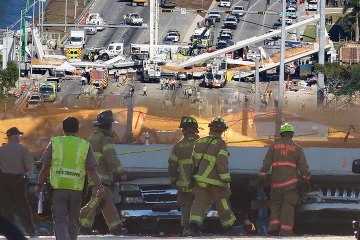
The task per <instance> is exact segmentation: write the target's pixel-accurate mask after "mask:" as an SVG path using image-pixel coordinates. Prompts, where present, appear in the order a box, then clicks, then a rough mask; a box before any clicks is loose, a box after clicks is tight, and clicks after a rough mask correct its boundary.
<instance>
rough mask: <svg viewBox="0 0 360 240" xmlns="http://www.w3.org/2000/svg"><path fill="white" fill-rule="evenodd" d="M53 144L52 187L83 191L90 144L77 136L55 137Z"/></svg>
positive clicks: (52, 140)
mask: <svg viewBox="0 0 360 240" xmlns="http://www.w3.org/2000/svg"><path fill="white" fill-rule="evenodd" d="M51 144H52V161H51V168H50V183H51V186H52V187H53V188H54V189H69V190H76V191H82V190H83V189H84V182H85V173H86V166H85V165H86V158H87V154H88V151H89V143H88V142H87V141H85V140H84V139H81V138H78V137H75V136H59V137H53V138H52V139H51Z"/></svg>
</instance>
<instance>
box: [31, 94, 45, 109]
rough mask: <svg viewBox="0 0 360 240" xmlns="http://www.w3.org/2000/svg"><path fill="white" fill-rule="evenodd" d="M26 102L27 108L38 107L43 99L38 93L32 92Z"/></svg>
mask: <svg viewBox="0 0 360 240" xmlns="http://www.w3.org/2000/svg"><path fill="white" fill-rule="evenodd" d="M27 104H28V108H29V109H32V108H38V107H41V106H43V104H44V100H43V98H42V96H41V95H39V94H33V95H31V97H30V98H29V100H28V102H27Z"/></svg>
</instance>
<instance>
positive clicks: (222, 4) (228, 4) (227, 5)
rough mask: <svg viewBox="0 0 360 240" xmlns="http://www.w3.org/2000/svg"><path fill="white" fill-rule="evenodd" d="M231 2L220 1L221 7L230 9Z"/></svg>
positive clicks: (229, 0) (226, 0)
mask: <svg viewBox="0 0 360 240" xmlns="http://www.w3.org/2000/svg"><path fill="white" fill-rule="evenodd" d="M230 6H231V0H220V7H230Z"/></svg>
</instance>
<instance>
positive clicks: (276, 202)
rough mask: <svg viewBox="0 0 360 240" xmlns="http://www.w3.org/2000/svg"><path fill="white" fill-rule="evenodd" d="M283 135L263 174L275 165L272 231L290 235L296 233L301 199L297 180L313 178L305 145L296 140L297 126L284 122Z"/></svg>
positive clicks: (267, 154)
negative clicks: (296, 209)
mask: <svg viewBox="0 0 360 240" xmlns="http://www.w3.org/2000/svg"><path fill="white" fill-rule="evenodd" d="M280 137H281V139H280V140H279V141H277V142H275V143H274V144H273V145H272V146H271V147H270V148H269V150H268V151H267V153H266V156H265V158H264V162H263V166H262V167H261V169H260V172H259V176H260V180H261V181H263V179H264V178H265V176H266V173H267V172H268V171H269V170H270V169H272V175H271V193H270V199H271V216H270V222H269V229H268V232H269V233H270V234H271V235H277V234H279V235H282V236H288V235H292V234H293V226H294V208H295V205H296V203H297V202H298V199H299V193H298V189H297V183H298V182H299V180H301V178H302V179H305V180H309V179H310V171H309V166H308V164H307V162H306V157H305V154H304V151H303V149H302V148H301V147H300V146H299V145H298V144H296V143H295V142H293V140H292V138H293V137H294V127H293V126H292V125H290V124H288V123H285V124H284V125H282V126H281V128H280ZM299 172H300V175H299Z"/></svg>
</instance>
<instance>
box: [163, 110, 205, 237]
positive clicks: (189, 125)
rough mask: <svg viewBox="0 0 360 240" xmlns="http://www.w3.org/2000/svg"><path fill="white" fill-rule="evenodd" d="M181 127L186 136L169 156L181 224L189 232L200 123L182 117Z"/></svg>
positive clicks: (169, 170)
mask: <svg viewBox="0 0 360 240" xmlns="http://www.w3.org/2000/svg"><path fill="white" fill-rule="evenodd" d="M179 128H182V133H183V135H184V138H183V139H181V140H180V141H179V142H177V143H176V144H175V145H174V147H173V149H172V152H171V155H170V158H169V167H168V172H169V177H170V182H171V185H172V186H173V187H175V188H177V189H178V192H177V202H178V204H179V205H180V208H181V226H182V227H183V228H184V230H183V234H184V235H187V234H189V218H190V209H191V204H192V202H193V199H194V195H193V194H192V190H191V188H190V176H191V174H192V172H193V165H194V164H193V162H192V159H191V155H192V151H193V148H194V144H195V141H196V140H197V139H198V138H199V135H198V133H199V130H198V123H197V121H196V119H195V118H193V117H187V116H185V117H182V119H181V123H180V126H179Z"/></svg>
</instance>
